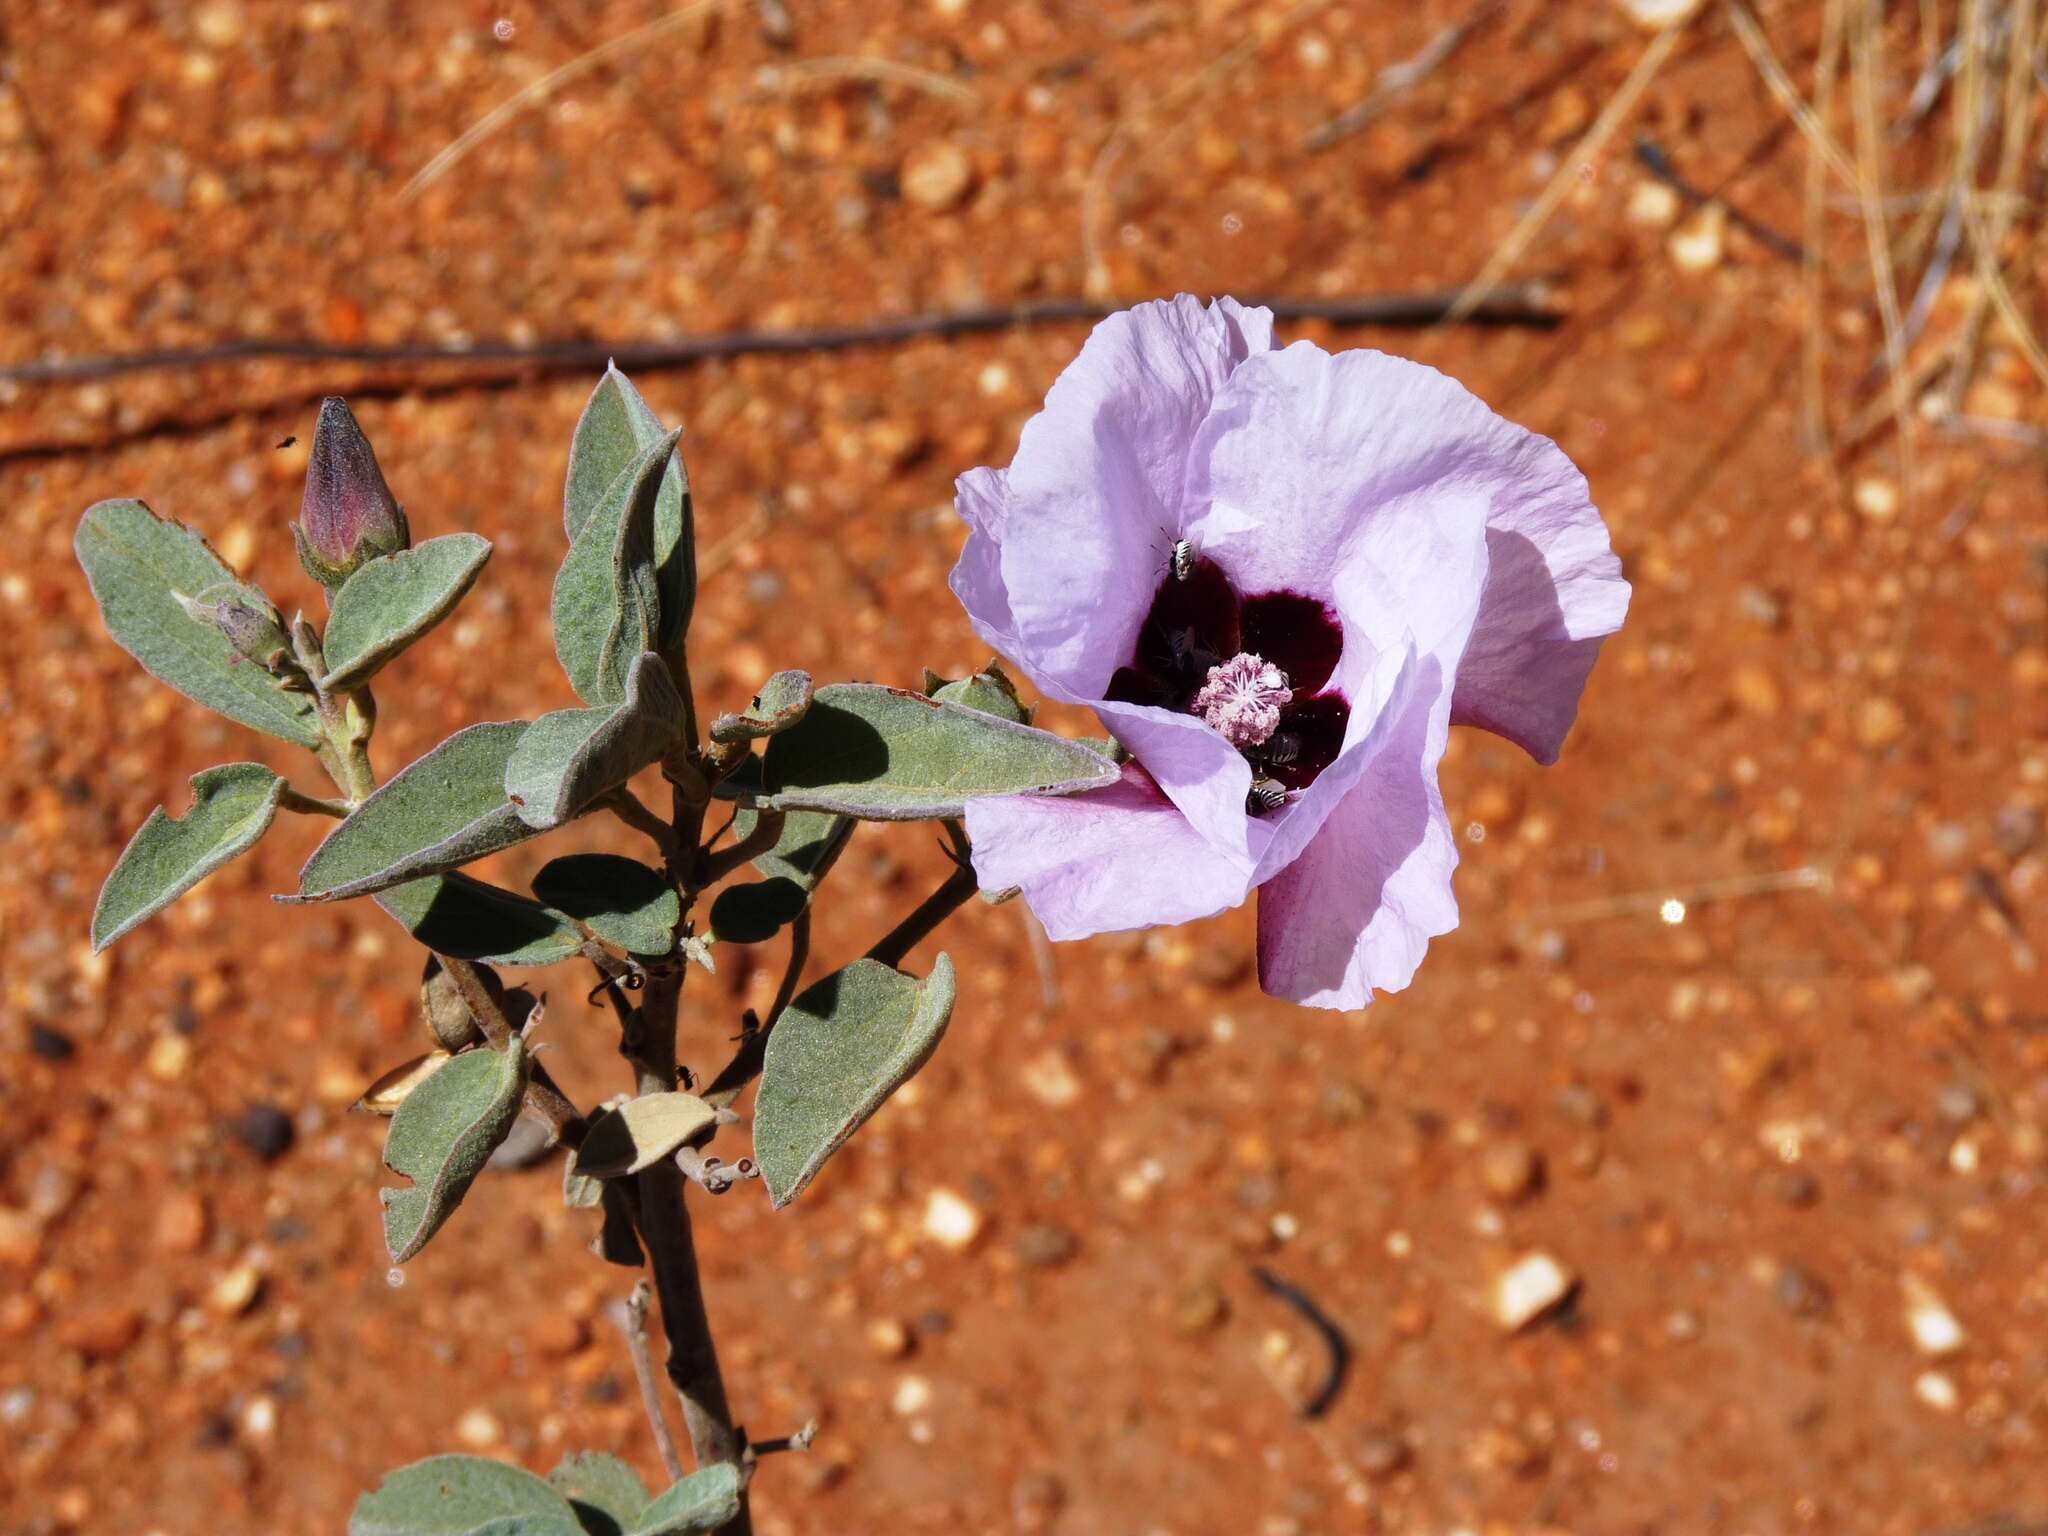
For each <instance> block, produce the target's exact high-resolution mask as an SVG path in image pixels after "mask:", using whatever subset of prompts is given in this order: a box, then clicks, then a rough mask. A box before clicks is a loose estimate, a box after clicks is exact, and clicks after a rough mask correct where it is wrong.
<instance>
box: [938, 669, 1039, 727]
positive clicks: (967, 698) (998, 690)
mask: <svg viewBox="0 0 2048 1536" xmlns="http://www.w3.org/2000/svg"><path fill="white" fill-rule="evenodd" d="M930 692H931V696H932V697H933V698H935V699H939V700H941V701H943V702H944V703H947V704H964V705H966V706H967V707H968V708H969V709H978V710H980V711H981V712H982V713H983V714H985V715H995V716H996V717H998V718H999V719H1003V720H1014V721H1016V722H1017V723H1018V724H1019V725H1029V724H1030V723H1031V710H1030V708H1029V707H1028V706H1027V705H1026V704H1025V703H1024V700H1023V699H1022V698H1021V697H1020V696H1019V695H1018V693H1017V685H1016V684H1015V683H1013V682H1011V681H1010V674H1009V673H1007V672H1005V671H1004V670H1003V669H1002V665H1001V664H1000V663H999V662H995V661H991V662H990V663H989V664H988V665H987V666H985V667H983V668H982V669H981V670H980V671H979V672H977V673H975V674H974V676H972V677H963V678H961V679H960V680H959V681H958V682H952V683H946V684H943V685H942V686H940V687H937V688H933V689H931V690H930Z"/></svg>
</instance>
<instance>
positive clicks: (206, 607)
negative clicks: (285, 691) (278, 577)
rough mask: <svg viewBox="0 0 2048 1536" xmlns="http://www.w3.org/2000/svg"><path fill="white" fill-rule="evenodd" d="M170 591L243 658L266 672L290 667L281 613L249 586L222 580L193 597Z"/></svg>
mask: <svg viewBox="0 0 2048 1536" xmlns="http://www.w3.org/2000/svg"><path fill="white" fill-rule="evenodd" d="M172 595H173V596H175V597H176V598H177V599H178V606H179V607H181V608H183V609H184V610H185V612H186V613H187V614H189V615H191V617H193V618H194V619H197V620H198V621H199V622H200V623H201V624H211V625H212V626H213V627H214V628H215V629H217V630H219V631H220V632H221V633H222V634H223V635H226V636H227V638H228V644H230V645H232V646H233V647H234V648H235V654H236V655H238V656H240V657H241V658H242V659H243V660H244V661H253V662H255V663H256V665H257V666H259V667H261V668H263V670H264V671H266V672H277V673H282V672H284V671H286V670H288V669H290V668H292V665H293V663H292V641H291V636H290V635H288V634H286V633H285V628H284V616H283V615H282V614H280V613H279V612H278V611H277V610H276V609H275V608H273V607H271V606H270V603H269V601H268V599H266V598H265V597H264V596H263V594H262V593H260V592H258V591H256V590H255V589H254V588H253V587H245V586H243V585H242V584H241V583H240V582H234V581H223V582H220V583H218V584H217V585H214V586H211V587H208V588H207V589H206V590H205V591H203V592H201V593H200V594H199V595H198V596H197V597H187V596H185V595H184V593H182V592H179V593H174V594H172Z"/></svg>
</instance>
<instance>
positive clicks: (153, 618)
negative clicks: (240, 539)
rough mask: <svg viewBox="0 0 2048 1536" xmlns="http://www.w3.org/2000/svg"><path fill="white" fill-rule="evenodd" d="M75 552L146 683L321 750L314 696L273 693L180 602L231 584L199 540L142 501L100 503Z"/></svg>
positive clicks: (255, 669) (269, 683)
mask: <svg viewBox="0 0 2048 1536" xmlns="http://www.w3.org/2000/svg"><path fill="white" fill-rule="evenodd" d="M74 547H75V548H76V550H77V552H78V563H79V564H80V565H82V566H84V567H85V578H86V581H87V583H88V584H89V585H90V586H91V587H92V595H93V598H94V600H95V601H97V602H98V603H99V606H100V617H101V618H102V619H103V620H104V621H105V622H106V626H107V633H108V634H110V635H112V636H113V637H114V640H115V643H116V644H118V645H119V646H120V647H121V649H122V650H124V651H126V652H127V653H128V654H129V655H130V656H133V657H134V658H135V659H136V660H137V661H139V662H141V663H142V665H143V667H144V668H145V669H146V670H147V671H148V672H149V674H150V675H151V676H152V677H155V678H156V679H158V680H159V681H160V682H165V683H168V684H170V685H171V687H173V688H175V689H177V690H178V692H180V693H182V694H184V695H185V697H186V698H188V699H191V700H193V701H194V702H196V703H200V704H204V705H205V706H206V707H207V708H208V709H212V710H217V711H218V712H219V713H221V714H223V715H226V716H227V717H228V718H229V719H230V720H237V721H240V722H241V723H242V724H243V725H246V726H249V727H251V728H252V729H254V730H259V731H262V732H263V733H264V734H265V735H269V736H275V737H277V738H278V740H280V741H289V742H292V743H293V744H294V745H297V746H301V747H316V746H318V745H319V744H320V726H319V722H318V719H317V718H316V716H315V714H314V709H313V701H312V699H310V698H309V697H307V696H306V695H305V694H303V693H286V692H284V691H282V690H281V689H279V687H278V686H277V680H276V679H275V678H273V677H271V675H270V674H269V673H267V672H265V671H264V670H263V669H262V668H261V667H259V666H256V665H254V664H253V663H251V662H248V661H244V660H243V659H242V658H241V657H240V656H239V655H238V654H237V653H236V651H235V647H234V645H233V644H232V643H231V642H230V641H229V639H228V637H227V636H226V635H224V634H222V633H221V631H220V630H219V629H218V628H216V627H215V626H214V625H213V624H211V623H208V622H206V621H205V620H203V619H198V618H194V617H193V616H192V615H191V614H189V613H187V612H186V611H185V609H184V608H183V606H182V605H180V603H179V602H178V597H179V595H181V594H182V595H183V596H185V597H196V596H197V595H198V594H199V593H201V592H204V591H206V590H207V589H208V588H209V587H217V586H219V585H220V584H221V583H222V582H233V581H236V580H237V578H236V576H235V573H234V572H233V571H231V570H229V569H228V568H227V566H226V565H225V564H224V563H223V562H222V561H221V558H220V556H218V555H216V554H215V553H214V552H213V550H212V548H211V547H210V546H209V545H208V544H207V542H206V540H205V539H204V538H202V537H201V536H200V535H199V534H197V533H196V532H194V531H193V530H192V529H190V528H187V527H186V526H185V525H184V524H183V523H179V522H174V521H172V520H171V519H170V518H167V517H158V516H157V515H156V514H155V513H154V512H152V511H150V510H149V508H148V507H145V506H144V505H143V504H142V503H141V502H139V501H103V502H100V503H99V504H98V505H96V506H93V507H91V508H89V509H87V511H86V514H85V517H84V518H83V520H81V521H80V523H79V525H78V537H77V539H76V540H75V541H74Z"/></svg>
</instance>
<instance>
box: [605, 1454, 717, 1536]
mask: <svg viewBox="0 0 2048 1536" xmlns="http://www.w3.org/2000/svg"><path fill="white" fill-rule="evenodd" d="M744 1486H745V1485H744V1484H743V1483H742V1482H741V1480H740V1469H739V1466H738V1464H737V1463H735V1462H730V1461H720V1462H714V1463H712V1464H711V1465H710V1466H708V1467H699V1468H698V1469H697V1470H696V1471H695V1472H692V1473H691V1474H690V1475H689V1476H688V1477H686V1478H684V1479H683V1480H682V1481H681V1482H679V1483H677V1484H676V1485H675V1486H674V1487H672V1488H670V1489H669V1490H668V1492H666V1493H664V1494H663V1495H662V1496H661V1497H660V1498H658V1499H656V1500H655V1501H654V1502H653V1503H652V1504H650V1505H648V1506H647V1508H646V1510H645V1511H644V1512H643V1513H642V1514H641V1516H640V1522H639V1524H637V1525H635V1526H634V1527H633V1528H632V1529H631V1530H630V1531H628V1532H627V1536H694V1533H697V1532H703V1531H716V1530H719V1529H721V1528H722V1527H724V1526H727V1525H730V1524H731V1523H732V1522H733V1521H735V1520H737V1519H738V1518H739V1515H740V1491H741V1489H742V1488H743V1487H744Z"/></svg>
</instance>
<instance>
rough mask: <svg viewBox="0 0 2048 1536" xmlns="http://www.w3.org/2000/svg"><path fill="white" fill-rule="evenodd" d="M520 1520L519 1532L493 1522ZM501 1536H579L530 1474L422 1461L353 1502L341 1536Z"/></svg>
mask: <svg viewBox="0 0 2048 1536" xmlns="http://www.w3.org/2000/svg"><path fill="white" fill-rule="evenodd" d="M507 1520H515V1521H516V1520H526V1521H531V1522H534V1523H532V1524H530V1525H525V1526H507V1527H501V1526H500V1525H499V1524H498V1522H501V1521H507ZM485 1526H488V1527H489V1528H490V1529H491V1530H492V1531H493V1532H500V1533H502V1536H509V1533H510V1532H511V1531H515V1530H516V1531H520V1532H522V1533H531V1536H558V1533H559V1536H580V1531H581V1527H580V1526H578V1525H577V1523H576V1512H575V1510H573V1509H571V1508H570V1507H569V1501H568V1499H566V1498H565V1497H563V1495H562V1494H561V1493H560V1492H559V1491H557V1490H556V1489H555V1488H553V1487H551V1486H550V1485H549V1484H548V1483H546V1482H545V1481H543V1480H542V1479H540V1478H538V1477H535V1476H534V1475H533V1474H532V1473H531V1472H527V1471H524V1470H522V1469H521V1468H519V1467H514V1466H508V1465H507V1464H506V1463H504V1462H502V1461H491V1460H488V1459H486V1458H485V1457H482V1456H430V1457H428V1458H427V1459H426V1460H425V1461H416V1462H414V1463H413V1464H412V1465H411V1466H409V1467H400V1468H399V1469H398V1470H397V1471H396V1472H393V1473H392V1474H390V1476H388V1477H386V1478H385V1479H384V1481H383V1482H382V1483H380V1484H379V1485H378V1486H377V1488H376V1490H375V1491H374V1492H371V1493H366V1494H364V1495H363V1496H362V1497H361V1498H360V1499H358V1500H356V1507H355V1513H354V1514H352V1515H350V1516H349V1521H348V1536H472V1533H474V1532H476V1531H477V1530H478V1529H479V1528H480V1527H485Z"/></svg>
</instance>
